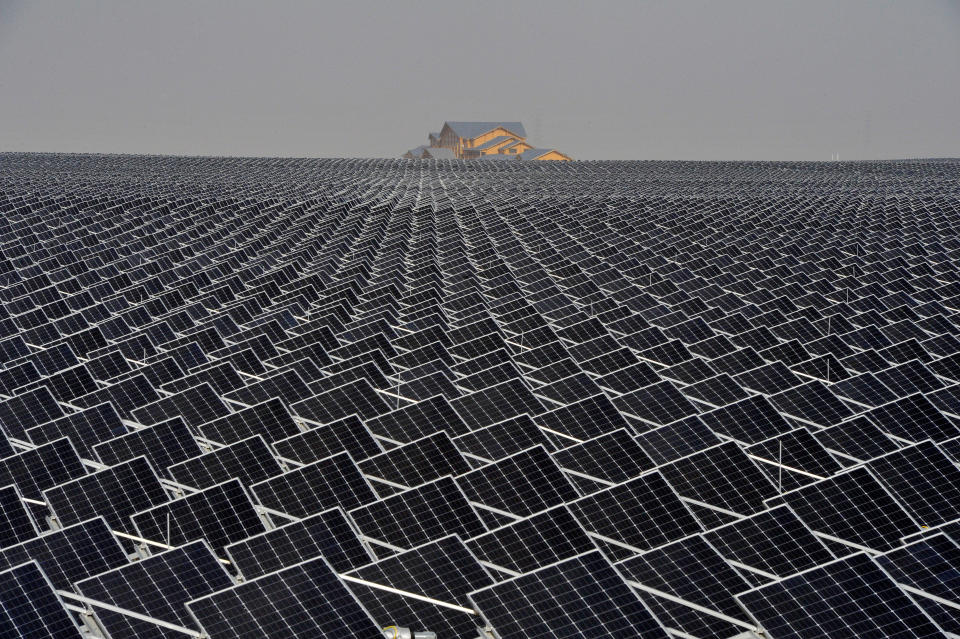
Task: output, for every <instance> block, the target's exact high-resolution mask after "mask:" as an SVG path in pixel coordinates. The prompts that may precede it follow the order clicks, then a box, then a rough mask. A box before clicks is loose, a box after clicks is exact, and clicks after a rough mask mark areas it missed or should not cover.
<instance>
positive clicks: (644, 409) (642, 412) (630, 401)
mask: <svg viewBox="0 0 960 639" xmlns="http://www.w3.org/2000/svg"><path fill="white" fill-rule="evenodd" d="M613 404H614V405H615V406H616V407H617V408H618V409H619V410H620V411H621V412H623V413H625V414H626V415H630V416H632V417H636V418H637V419H639V420H643V421H644V422H649V423H650V424H653V425H654V426H655V425H658V424H659V425H662V424H669V423H671V422H675V421H677V420H680V419H683V418H684V417H690V416H691V415H696V414H697V413H698V412H699V411H698V410H697V409H696V407H695V406H694V405H693V404H691V403H690V400H688V399H687V398H686V397H684V396H683V394H682V393H681V392H680V391H678V390H677V387H676V386H674V385H673V384H672V383H671V382H667V381H663V382H660V383H658V384H652V385H650V386H647V387H645V388H638V389H637V390H635V391H632V392H630V393H628V394H625V395H621V396H620V397H617V398H616V399H614V400H613Z"/></svg>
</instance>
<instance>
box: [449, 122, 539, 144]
mask: <svg viewBox="0 0 960 639" xmlns="http://www.w3.org/2000/svg"><path fill="white" fill-rule="evenodd" d="M444 125H445V126H448V127H450V128H451V129H452V130H453V132H454V133H456V134H457V135H459V136H460V137H461V138H467V139H468V140H469V139H473V138H475V137H477V136H479V135H483V134H484V133H488V132H490V131H493V130H494V129H496V128H498V127H502V128H504V129H506V130H507V131H510V132H511V133H514V134H516V135H518V136H520V137H521V138H525V137H527V131H526V129H524V128H523V123H521V122H450V121H447V122H444Z"/></svg>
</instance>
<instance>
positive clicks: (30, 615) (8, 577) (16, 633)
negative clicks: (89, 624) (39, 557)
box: [0, 561, 84, 639]
mask: <svg viewBox="0 0 960 639" xmlns="http://www.w3.org/2000/svg"><path fill="white" fill-rule="evenodd" d="M0 634H2V635H3V636H4V637H10V638H11V639H13V638H17V639H82V637H83V636H84V635H83V633H81V632H80V628H78V627H77V625H76V624H75V623H74V622H73V619H72V618H71V617H70V615H69V613H68V612H67V610H66V608H64V607H63V603H62V602H61V601H60V597H59V596H58V595H57V593H56V592H55V591H54V589H53V587H52V586H51V585H50V582H49V581H48V580H47V578H46V575H44V574H43V571H42V570H40V568H39V566H37V564H36V562H33V561H31V562H28V563H24V564H21V565H19V566H16V567H15V568H11V569H9V570H4V571H3V572H0Z"/></svg>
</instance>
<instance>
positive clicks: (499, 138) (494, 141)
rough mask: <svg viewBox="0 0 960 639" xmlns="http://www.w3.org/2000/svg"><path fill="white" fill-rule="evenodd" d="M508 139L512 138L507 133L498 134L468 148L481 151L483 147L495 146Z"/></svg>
mask: <svg viewBox="0 0 960 639" xmlns="http://www.w3.org/2000/svg"><path fill="white" fill-rule="evenodd" d="M510 139H512V138H511V137H510V136H509V135H498V136H497V137H495V138H493V139H492V140H487V141H486V142H484V143H483V144H481V145H480V146H475V147H473V148H472V149H470V150H471V151H482V150H484V149H489V148H490V147H491V146H496V145H497V144H499V143H501V142H503V141H504V140H510Z"/></svg>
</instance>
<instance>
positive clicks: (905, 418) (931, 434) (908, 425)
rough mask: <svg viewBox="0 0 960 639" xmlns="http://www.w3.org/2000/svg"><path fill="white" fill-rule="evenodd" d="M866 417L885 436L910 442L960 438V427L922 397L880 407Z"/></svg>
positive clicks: (870, 411)
mask: <svg viewBox="0 0 960 639" xmlns="http://www.w3.org/2000/svg"><path fill="white" fill-rule="evenodd" d="M864 415H865V416H866V417H867V419H869V420H870V421H872V422H874V423H875V424H876V425H877V426H879V427H880V430H882V431H883V432H884V433H887V434H889V435H893V436H894V437H899V438H900V439H902V440H906V441H908V442H922V441H923V440H925V439H932V440H933V441H942V440H944V439H950V438H952V437H957V436H958V435H960V427H958V426H957V424H955V423H954V422H952V421H951V420H949V419H948V418H947V417H946V416H945V415H943V413H941V412H940V411H939V410H937V407H936V406H934V405H933V404H932V403H930V400H928V399H927V398H926V397H924V396H923V395H920V394H919V393H918V394H916V395H910V396H908V397H904V398H902V399H899V400H897V401H895V402H891V403H889V404H884V405H883V406H878V407H877V408H874V409H872V410H869V411H867V412H866V413H864Z"/></svg>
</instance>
